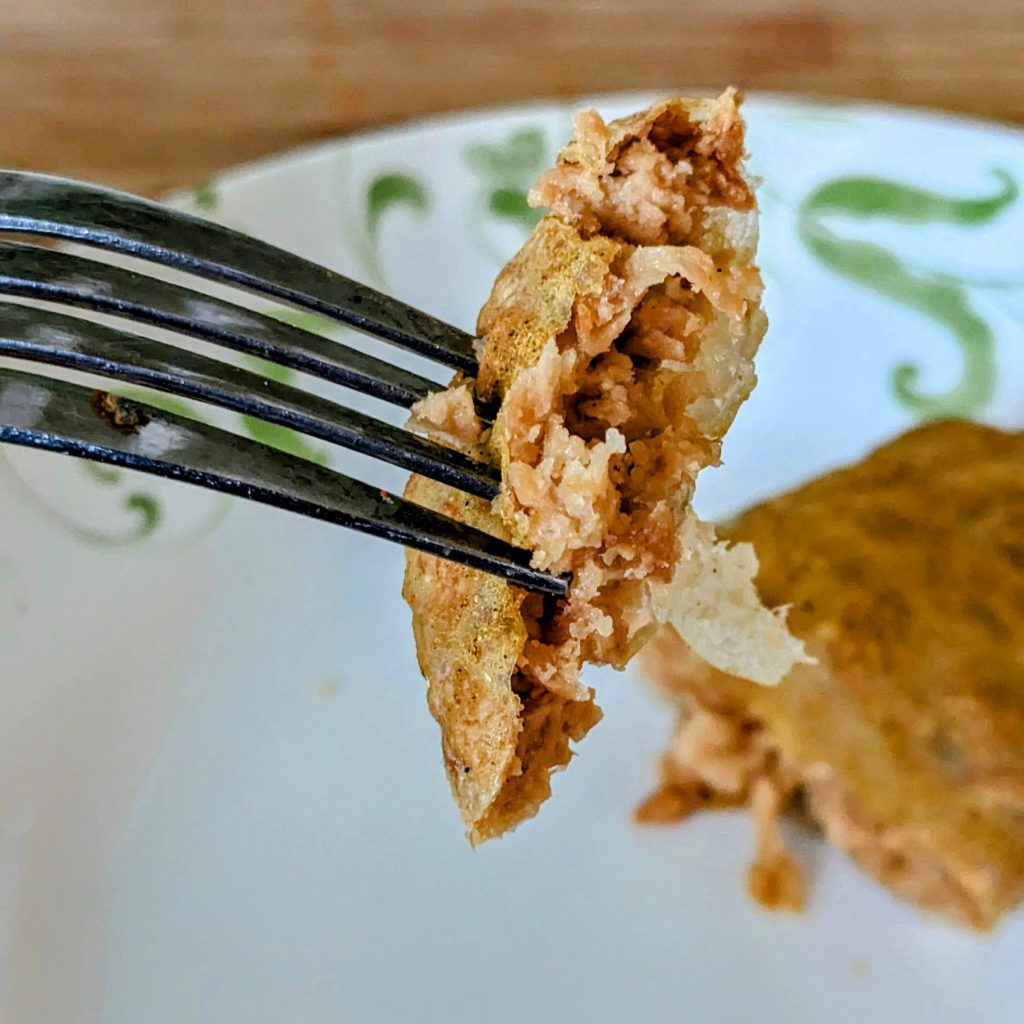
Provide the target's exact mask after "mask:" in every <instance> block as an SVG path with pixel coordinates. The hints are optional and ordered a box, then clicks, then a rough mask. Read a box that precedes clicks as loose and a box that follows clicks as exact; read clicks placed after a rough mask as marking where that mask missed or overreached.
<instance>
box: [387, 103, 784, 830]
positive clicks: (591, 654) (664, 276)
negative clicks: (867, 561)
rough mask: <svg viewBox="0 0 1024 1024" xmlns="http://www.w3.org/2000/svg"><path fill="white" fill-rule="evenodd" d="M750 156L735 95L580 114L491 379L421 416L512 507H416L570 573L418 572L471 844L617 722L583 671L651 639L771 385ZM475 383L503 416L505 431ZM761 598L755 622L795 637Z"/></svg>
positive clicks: (428, 668) (495, 315) (440, 710)
mask: <svg viewBox="0 0 1024 1024" xmlns="http://www.w3.org/2000/svg"><path fill="white" fill-rule="evenodd" d="M742 139H743V128H742V122H741V121H740V119H739V115H738V112H737V109H736V101H735V96H734V94H732V93H728V94H726V95H724V96H722V97H719V98H718V99H717V100H698V101H690V100H672V101H666V102H665V103H662V104H658V105H657V107H656V108H654V109H653V110H652V111H650V112H648V113H646V114H643V115H638V116H637V117H634V118H630V119H627V120H625V121H622V122H616V123H613V124H611V125H607V126H606V125H604V123H603V122H602V121H601V120H600V118H599V117H598V116H597V115H596V114H593V113H591V114H587V115H581V117H580V118H579V119H578V120H577V138H576V141H575V142H574V143H572V144H570V146H569V147H568V148H567V149H566V150H565V152H564V153H563V154H562V155H561V156H560V157H559V161H558V164H557V166H556V167H555V168H553V169H552V171H550V172H548V173H547V174H545V175H544V177H543V178H542V180H541V182H540V184H539V185H538V188H537V190H536V195H537V196H538V197H539V198H540V199H542V200H543V201H545V202H548V203H550V205H551V207H552V210H551V212H550V213H549V214H548V215H547V216H546V217H545V218H544V219H543V220H542V221H541V223H540V224H539V225H538V226H537V228H536V229H535V230H534V232H533V233H532V235H531V236H530V238H529V239H528V240H527V242H526V244H525V245H524V247H523V248H522V250H521V251H520V252H519V254H518V255H516V256H515V257H514V258H513V259H512V261H511V262H510V263H509V264H508V266H507V267H506V268H505V269H504V270H503V271H502V272H501V274H500V275H499V277H498V279H497V281H496V283H495V285H494V290H493V292H492V294H491V297H490V299H489V300H488V302H487V304H486V305H485V306H484V308H483V310H482V312H481V314H480V319H479V333H480V337H481V341H480V342H479V343H478V354H479V359H480V374H479V379H478V380H477V381H475V382H472V381H462V382H459V384H458V386H457V387H456V388H453V389H452V390H451V391H449V392H448V393H447V394H446V395H445V396H440V397H438V398H436V399H430V400H428V401H427V402H424V403H421V404H420V405H419V406H417V408H416V410H415V422H416V424H417V426H418V427H420V428H421V429H425V430H427V431H428V432H430V433H432V434H434V435H435V436H436V437H438V438H439V439H441V440H444V441H446V442H447V443H450V444H456V445H457V446H458V447H461V448H463V449H464V450H467V451H468V450H472V451H473V452H474V453H475V454H476V455H477V457H481V458H486V459H488V460H489V461H491V462H492V463H493V464H494V465H496V466H498V467H500V469H501V472H502V491H501V494H500V495H499V498H498V499H497V500H496V502H495V504H494V508H493V509H488V508H487V507H486V506H485V505H484V504H483V503H480V502H473V501H468V500H467V499H465V498H464V497H461V496H459V497H456V496H453V495H451V494H450V493H449V492H447V491H446V489H445V488H442V487H438V486H436V485H429V484H425V483H423V482H422V481H413V483H412V485H411V486H410V489H409V491H408V492H407V493H408V496H409V497H411V498H412V499H413V500H417V501H420V502H421V503H426V504H429V505H430V506H431V507H434V508H440V509H441V510H442V511H444V512H445V513H446V514H448V515H452V516H453V517H455V518H457V519H460V520H461V521H463V522H469V523H471V524H472V525H475V526H478V527H482V528H484V529H487V530H490V532H492V533H495V534H497V535H500V536H503V537H506V538H508V539H511V540H512V541H513V542H515V543H517V544H519V545H520V546H523V547H526V548H529V549H530V550H531V551H532V552H533V563H534V564H535V565H537V566H538V567H541V568H545V569H548V570H551V571H555V572H567V573H571V574H572V577H573V582H572V585H571V587H570V591H569V594H568V596H567V598H566V599H565V600H564V601H563V602H561V603H559V604H558V605H557V606H547V607H545V606H544V605H543V603H542V602H541V601H540V599H539V598H536V597H528V598H524V597H523V596H522V595H521V594H519V593H518V592H515V591H513V590H512V588H510V587H507V586H506V585H505V584H502V583H500V582H498V581H495V580H492V579H487V578H486V577H484V576H483V575H482V574H480V573H476V572H472V571H471V570H467V569H462V568H458V567H454V566H445V567H443V568H440V567H438V564H437V563H436V562H435V561H434V559H432V558H431V557H430V556H425V555H417V554H410V556H409V562H408V571H407V574H406V585H405V595H406V598H407V600H408V601H409V604H410V606H411V607H412V609H413V620H414V629H415V634H416V641H417V650H418V653H419V660H420V665H421V667H422V669H423V672H424V675H425V676H426V677H427V681H428V693H429V703H430V708H431V711H432V712H433V714H434V716H435V718H437V720H438V722H439V723H440V725H441V732H442V743H443V747H444V751H445V762H446V765H447V769H448V774H449V779H450V780H451V783H452V789H453V792H454V794H455V798H456V801H457V802H458V804H459V807H460V810H461V811H462V814H463V818H464V820H465V822H466V824H467V826H468V831H469V836H470V839H471V840H472V841H474V842H477V841H481V840H483V839H486V838H489V837H491V836H494V835H498V834H500V833H501V832H502V831H505V830H507V829H508V828H511V827H513V826H514V825H515V824H517V823H518V822H519V821H521V820H523V819H525V818H527V817H529V816H530V815H532V814H534V813H535V812H536V810H537V808H538V807H539V806H540V804H541V802H542V801H543V800H544V799H546V798H547V796H548V794H549V793H550V781H549V776H550V773H551V772H552V771H553V770H555V769H558V768H561V767H564V766H565V765H566V764H567V763H568V761H569V759H570V757H571V750H570V741H578V740H580V739H582V737H583V736H584V735H585V734H586V732H587V731H588V730H589V729H590V728H591V727H592V726H593V725H594V724H595V723H596V722H597V720H598V719H599V717H600V712H599V711H598V709H597V708H596V706H595V705H594V703H593V693H592V691H590V690H589V689H588V688H587V687H586V686H585V685H584V684H583V683H582V681H581V679H580V668H581V666H582V664H583V663H584V662H585V661H592V662H598V663H606V664H614V665H620V666H621V665H623V664H625V662H626V661H627V660H628V659H629V657H631V656H632V654H633V653H634V652H635V650H636V649H637V648H638V647H639V645H640V643H642V641H643V640H644V638H645V637H646V636H647V635H648V634H649V633H650V631H651V629H652V628H653V626H654V612H653V602H652V598H651V587H652V586H653V585H654V584H656V583H663V584H668V583H669V582H670V581H671V579H672V577H673V574H674V572H675V567H676V565H677V562H678V561H679V559H680V557H681V556H682V554H683V552H681V549H680V541H679V536H680V528H681V526H682V524H683V522H684V521H685V520H687V518H688V517H689V515H690V513H689V508H688V506H689V500H690V496H691V494H692V491H693V484H694V478H695V477H696V474H697V472H698V471H699V470H700V469H701V468H702V467H704V466H706V465H713V464H716V463H717V461H718V455H719V447H720V439H721V436H722V433H724V430H725V429H726V427H727V426H728V424H729V423H730V422H731V420H732V417H733V416H734V415H735V412H736V409H737V408H738V406H739V404H740V403H741V402H742V401H743V400H744V399H745V398H746V396H747V394H748V393H749V391H750V389H751V388H752V387H753V384H754V373H753V363H752V360H753V355H754V352H755V350H756V348H757V345H758V343H759V342H760V339H761V337H762V335H763V333H764V328H765V321H764V316H763V313H762V312H761V310H760V305H759V301H760V296H761V281H760V277H759V275H758V272H757V269H756V267H755V266H754V265H753V263H752V260H753V256H754V246H755V242H756V235H757V232H756V214H755V212H754V211H753V207H752V198H751V195H750V192H749V189H748V188H747V186H746V184H745V182H744V180H743V176H742V171H741V168H740V166H739V161H740V159H741V157H742V155H743V145H742ZM471 386H473V387H475V389H476V394H477V397H479V398H480V399H482V400H483V401H485V402H492V401H500V408H499V409H498V412H497V415H496V418H495V420H494V423H493V426H491V427H489V428H486V429H485V428H484V426H483V425H482V424H481V423H479V421H477V420H475V417H474V414H473V412H472V409H471V405H472V402H471V398H472V396H471V395H470V393H469V387H471ZM706 533H707V535H706V536H705V535H704V534H701V535H700V537H696V535H695V537H696V539H695V540H694V548H695V549H694V551H692V552H691V551H688V552H686V553H685V554H686V555H687V557H689V558H690V561H691V563H693V564H696V562H700V561H701V559H703V561H704V562H705V563H707V564H710V563H711V562H712V561H713V558H712V552H711V549H713V547H714V544H715V541H714V536H713V531H711V530H710V529H708V530H707V531H706ZM698 547H699V548H700V551H697V550H696V549H697V548H698ZM747 582H748V584H749V580H748V581H747ZM748 589H749V595H747V596H746V597H744V598H743V600H746V601H748V603H750V604H752V605H753V610H754V612H755V615H754V618H756V615H757V614H759V615H761V616H762V617H763V618H764V619H765V620H766V621H767V622H768V625H769V627H770V629H771V630H775V631H778V630H779V629H782V631H783V632H784V627H782V626H781V625H780V621H779V620H778V619H776V618H775V617H774V616H772V615H771V614H770V613H769V612H768V611H767V610H765V609H764V608H763V607H761V605H760V603H759V601H758V599H757V597H756V594H755V593H754V591H753V588H752V587H748ZM737 592H739V591H738V590H737ZM740 603H742V601H740ZM705 612H706V614H707V616H710V615H711V614H712V610H711V609H710V608H707V609H705ZM733 621H734V622H735V621H739V618H736V617H734V619H733ZM750 621H751V619H750V618H749V617H748V618H746V619H743V622H744V629H746V627H747V625H749V623H750ZM703 625H704V626H706V623H705V624H703ZM724 628H732V627H731V626H730V627H724V626H723V629H724ZM709 632H710V633H713V632H714V631H713V630H708V629H706V628H702V635H704V634H706V633H709ZM755 632H756V631H755ZM719 646H721V647H722V648H723V649H724V647H725V646H726V645H719ZM750 660H751V661H753V660H755V659H754V658H751V659H750ZM776 661H778V659H776Z"/></svg>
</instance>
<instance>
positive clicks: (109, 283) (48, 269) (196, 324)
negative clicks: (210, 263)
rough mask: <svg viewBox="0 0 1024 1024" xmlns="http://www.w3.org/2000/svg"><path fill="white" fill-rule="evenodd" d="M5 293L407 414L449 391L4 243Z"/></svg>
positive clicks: (63, 256) (193, 300)
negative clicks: (191, 343) (218, 349)
mask: <svg viewBox="0 0 1024 1024" xmlns="http://www.w3.org/2000/svg"><path fill="white" fill-rule="evenodd" d="M0 294H5V295H18V296H25V297H30V298H37V299H45V300H46V301H47V302H56V303H61V304H63V305H70V306H77V307H80V308H83V309H92V310H96V311H98V312H103V313H110V314H112V315H114V316H119V317H124V318H126V319H129V320H135V321H138V322H140V323H147V324H153V325H155V326H158V327H166V328H168V329H170V330H174V331H179V332H181V333H182V334H187V335H189V336H191V337H195V338H202V339H204V340H206V341H210V342H213V343H214V344H217V345H222V346H224V347H225V348H229V349H232V350H234V351H237V352H246V353H248V354H250V355H254V356H258V357H259V358H261V359H266V360H267V361H268V362H272V363H280V364H281V365H282V366H287V367H290V368H291V369H294V370H301V371H302V372H303V373H309V374H312V375H313V376H315V377H321V378H323V379H324V380H328V381H331V382H332V383H334V384H341V385H343V386H345V387H348V388H352V389H353V390H355V391H360V392H362V393H363V394H367V395H372V396H373V397H374V398H380V399H383V400H384V401H386V402H390V403H392V404H394V405H399V406H402V407H404V408H409V407H410V406H412V405H414V404H415V403H416V402H418V401H420V399H422V398H425V397H426V396H427V395H429V394H430V393H432V392H434V391H439V390H441V389H442V387H443V385H441V384H438V383H436V382H435V381H431V380H428V379H427V378H426V377H421V376H420V375H419V374H416V373H412V372H411V371H409V370H405V369H403V368H402V367H400V366H394V365H393V364H391V363H388V362H385V361H384V360H383V359H377V358H375V357H374V356H371V355H367V354H366V353H364V352H359V351H357V350H356V349H352V348H349V347H348V346H347V345H343V344H341V343H340V342H337V341H332V340H331V339H330V338H324V337H320V336H318V335H316V334H312V333H310V332H309V331H305V330H302V329H301V328H299V327H293V326H291V325H290V324H287V323H282V322H281V321H280V320H277V319H275V318H274V317H270V316H265V315H262V314H259V313H254V312H252V311H251V310H248V309H245V308H244V307H243V306H236V305H234V304H233V303H230V302H225V301H224V300H223V299H218V298H214V297H213V296H211V295H203V294H202V293H200V292H194V291H191V290H190V289H188V288H182V287H180V286H178V285H174V284H171V283H170V282H168V281H160V280H157V279H156V278H152V277H147V276H146V275H145V274H137V273H135V272H134V271H131V270H125V269H123V268H121V267H115V266H111V265H110V264H109V263H97V262H96V261H94V260H88V259H84V258H83V257H81V256H75V255H72V254H71V253H67V252H60V251H57V250H53V249H43V248H40V247H38V246H34V245H25V244H23V243H20V242H0Z"/></svg>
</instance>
